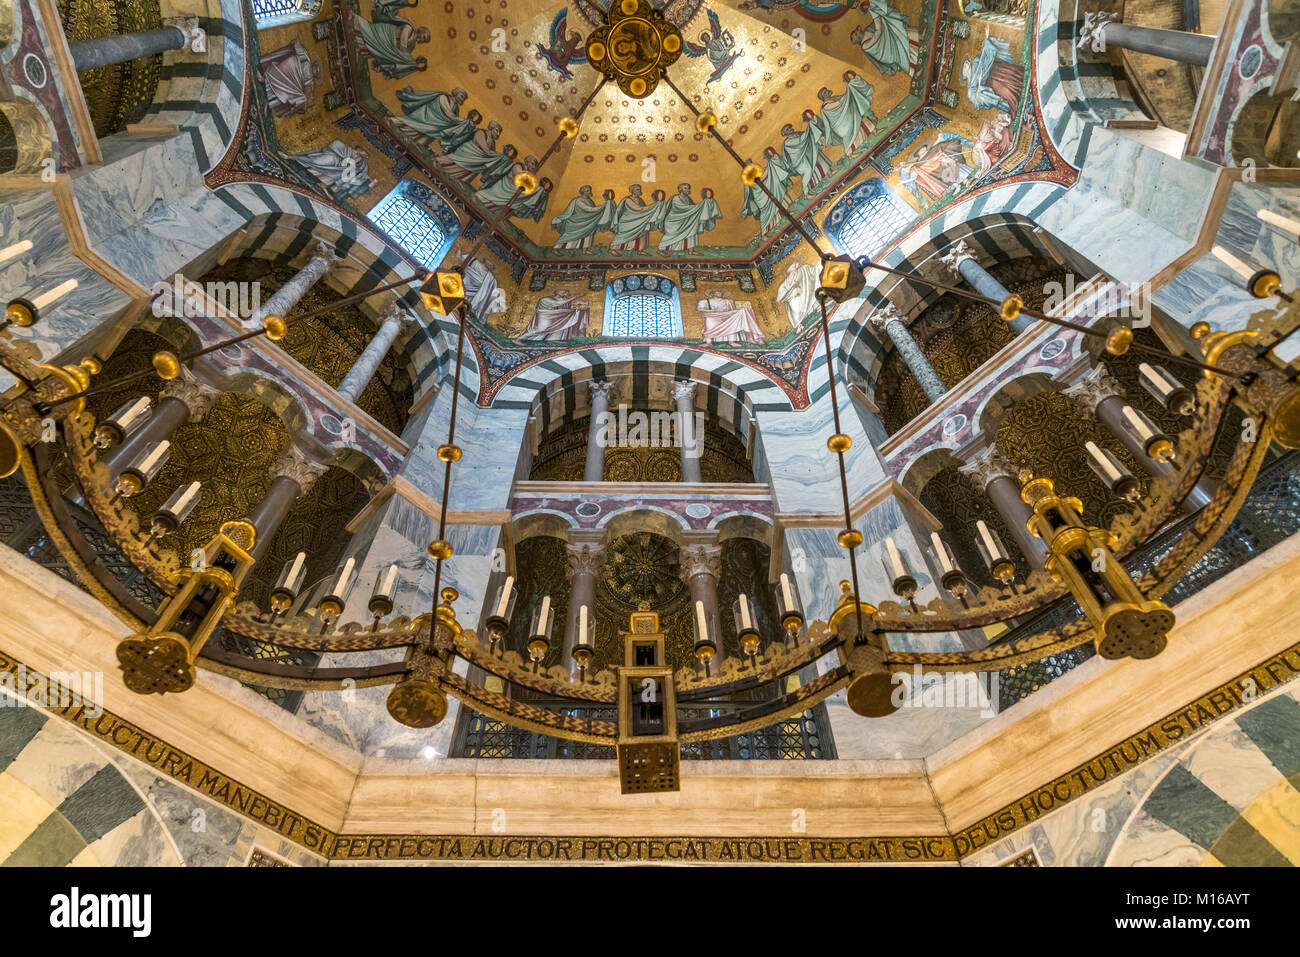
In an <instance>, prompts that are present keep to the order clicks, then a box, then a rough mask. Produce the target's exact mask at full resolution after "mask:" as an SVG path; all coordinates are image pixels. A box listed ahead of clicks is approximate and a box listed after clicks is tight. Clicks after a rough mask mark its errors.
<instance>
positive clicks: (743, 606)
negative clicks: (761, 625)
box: [740, 592, 754, 631]
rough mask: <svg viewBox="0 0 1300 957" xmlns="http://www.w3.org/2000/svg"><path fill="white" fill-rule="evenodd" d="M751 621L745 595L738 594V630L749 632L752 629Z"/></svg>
mask: <svg viewBox="0 0 1300 957" xmlns="http://www.w3.org/2000/svg"><path fill="white" fill-rule="evenodd" d="M753 627H754V625H753V619H751V618H750V617H749V599H748V598H746V597H745V593H744V592H741V593H740V628H741V630H742V631H749V630H750V629H751V628H753Z"/></svg>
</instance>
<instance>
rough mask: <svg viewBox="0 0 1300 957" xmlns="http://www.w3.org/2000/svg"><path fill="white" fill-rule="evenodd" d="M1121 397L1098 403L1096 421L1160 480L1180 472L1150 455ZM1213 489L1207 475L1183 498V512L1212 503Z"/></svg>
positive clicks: (1195, 510)
mask: <svg viewBox="0 0 1300 957" xmlns="http://www.w3.org/2000/svg"><path fill="white" fill-rule="evenodd" d="M1127 404H1128V403H1126V402H1125V401H1124V400H1123V399H1122V398H1120V397H1119V396H1117V395H1112V396H1107V397H1106V398H1104V399H1102V400H1101V401H1100V402H1098V403H1097V407H1096V409H1095V415H1096V416H1097V421H1099V422H1100V423H1101V424H1102V425H1104V426H1105V427H1106V428H1107V429H1108V430H1109V431H1110V433H1111V435H1113V436H1115V438H1117V439H1118V440H1119V443H1120V444H1121V445H1122V446H1124V448H1126V449H1128V451H1129V454H1130V455H1132V456H1133V458H1134V459H1135V460H1136V461H1137V463H1138V465H1140V466H1142V468H1143V470H1145V471H1146V472H1147V473H1148V474H1150V475H1153V476H1155V477H1156V478H1158V479H1167V478H1169V477H1170V475H1171V474H1172V473H1173V472H1175V471H1177V469H1176V467H1175V466H1174V464H1173V463H1172V462H1160V461H1157V460H1156V459H1153V458H1152V457H1151V456H1149V455H1147V450H1146V448H1145V447H1144V446H1143V445H1142V443H1141V442H1140V441H1139V440H1138V439H1137V437H1136V436H1134V435H1133V433H1132V432H1130V431H1129V430H1128V429H1127V428H1126V427H1125V425H1124V406H1125V405H1127ZM1213 495H1214V491H1213V489H1212V488H1210V487H1209V485H1208V484H1207V483H1206V480H1205V479H1204V478H1202V479H1200V480H1198V481H1197V483H1196V484H1195V485H1194V486H1192V490H1191V492H1189V493H1188V495H1187V498H1185V499H1183V505H1182V507H1183V511H1184V512H1186V513H1188V514H1189V515H1190V514H1192V513H1193V512H1198V511H1200V510H1201V509H1202V508H1204V507H1205V506H1206V505H1209V504H1210V499H1211V498H1212V497H1213Z"/></svg>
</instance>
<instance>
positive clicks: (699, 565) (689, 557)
mask: <svg viewBox="0 0 1300 957" xmlns="http://www.w3.org/2000/svg"><path fill="white" fill-rule="evenodd" d="M696 575H709V576H711V577H713V578H714V579H717V578H720V577H722V549H721V548H719V547H718V546H717V545H685V546H683V547H682V578H684V579H685V580H686V581H687V583H689V582H690V580H691V579H692V578H694V577H695V576H696Z"/></svg>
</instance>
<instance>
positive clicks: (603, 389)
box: [587, 379, 615, 401]
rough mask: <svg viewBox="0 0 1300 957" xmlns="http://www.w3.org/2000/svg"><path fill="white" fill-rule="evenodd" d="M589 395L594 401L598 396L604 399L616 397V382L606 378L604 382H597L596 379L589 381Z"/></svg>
mask: <svg viewBox="0 0 1300 957" xmlns="http://www.w3.org/2000/svg"><path fill="white" fill-rule="evenodd" d="M587 388H588V393H587V394H588V396H589V397H590V398H591V399H592V401H594V400H595V399H596V397H597V396H599V397H601V398H604V399H613V398H614V391H615V389H614V382H613V380H612V379H606V380H604V381H603V382H597V381H595V380H594V379H593V380H592V381H591V382H589V383H587Z"/></svg>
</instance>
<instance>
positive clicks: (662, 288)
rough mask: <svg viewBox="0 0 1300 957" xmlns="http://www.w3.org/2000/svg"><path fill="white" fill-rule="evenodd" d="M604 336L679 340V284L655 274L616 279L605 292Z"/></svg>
mask: <svg viewBox="0 0 1300 957" xmlns="http://www.w3.org/2000/svg"><path fill="white" fill-rule="evenodd" d="M604 335H606V336H610V337H617V338H622V339H673V338H680V337H681V335H682V307H681V300H680V298H679V296H678V293H677V286H676V284H674V283H673V281H672V280H671V279H667V278H666V277H664V276H655V275H653V274H645V275H634V276H620V277H619V278H618V279H615V280H614V281H613V282H612V283H610V284H609V287H608V289H607V290H606V293H605V328H604Z"/></svg>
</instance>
